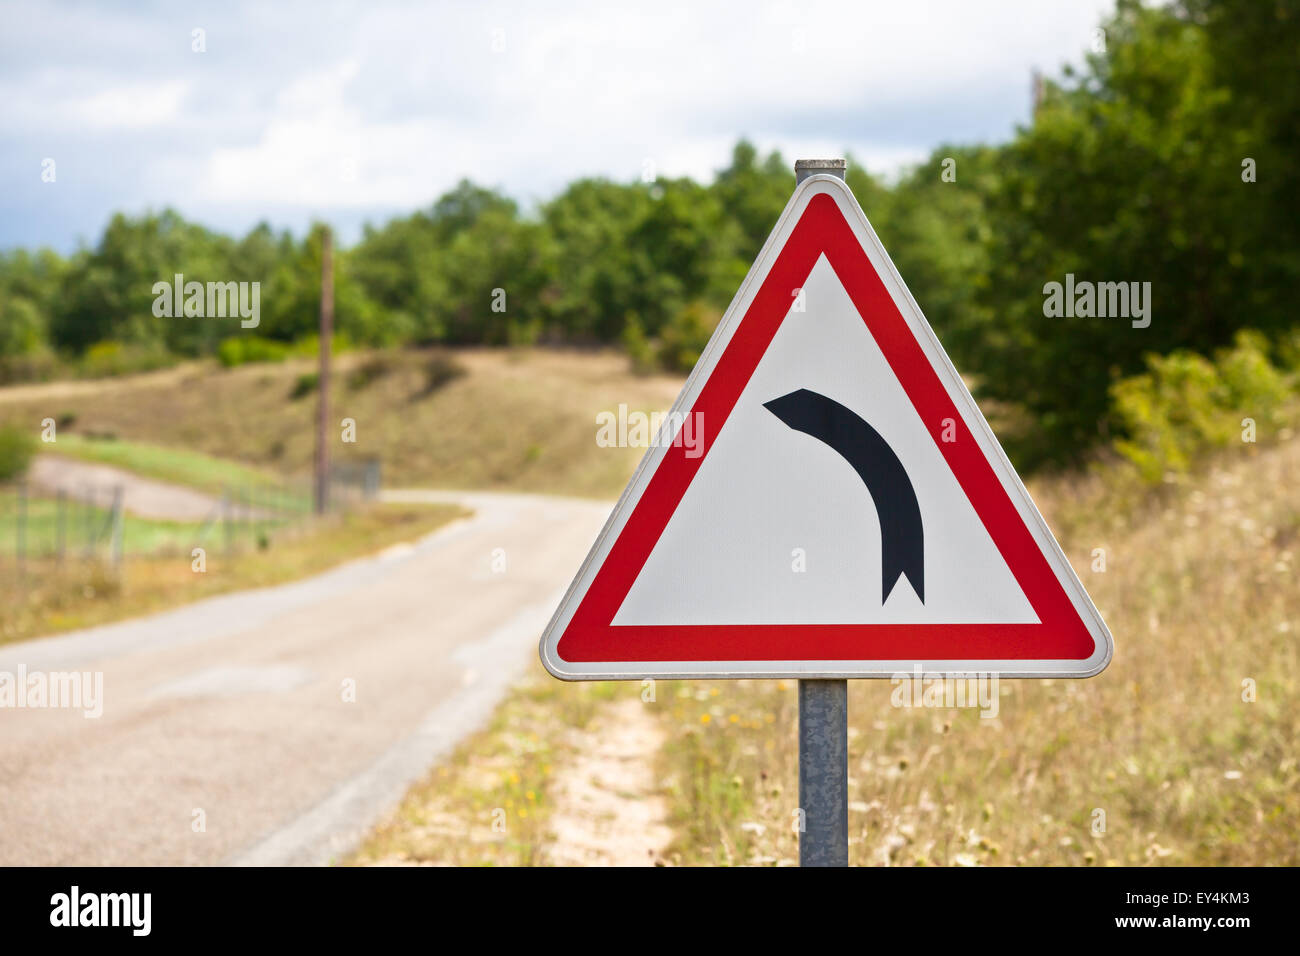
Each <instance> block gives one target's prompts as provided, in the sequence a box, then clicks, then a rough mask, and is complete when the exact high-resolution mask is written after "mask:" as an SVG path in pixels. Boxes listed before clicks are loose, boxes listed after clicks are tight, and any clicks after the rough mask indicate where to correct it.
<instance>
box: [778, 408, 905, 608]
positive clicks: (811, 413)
mask: <svg viewBox="0 0 1300 956" xmlns="http://www.w3.org/2000/svg"><path fill="white" fill-rule="evenodd" d="M763 407H764V408H766V409H767V410H768V411H769V412H771V413H772V414H773V415H775V416H776V417H777V418H779V419H781V421H783V422H785V423H786V424H787V425H789V426H790V427H791V428H793V429H794V430H795V431H800V432H803V433H804V434H806V435H811V436H812V437H813V438H816V439H817V440H818V441H821V442H825V443H826V444H827V445H830V446H831V448H833V449H835V450H836V451H837V452H839V453H840V456H841V457H843V458H844V460H845V461H847V462H848V463H849V464H850V465H852V466H853V470H854V471H856V472H857V473H858V477H859V478H861V479H862V481H863V484H865V485H866V486H867V491H869V492H870V493H871V500H872V502H874V503H875V506H876V516H877V517H878V518H879V519H880V566H881V582H880V587H881V591H880V595H881V596H880V603H881V604H883V603H885V601H887V600H888V599H889V594H890V592H891V591H893V589H894V585H895V584H897V583H898V579H899V577H900V576H902V575H907V580H908V581H909V582H910V583H911V585H912V590H914V591H916V596H917V597H919V598H920V599H921V603H922V604H924V603H925V530H924V528H922V526H921V506H920V505H919V504H917V501H916V491H915V490H913V488H912V480H911V479H910V478H908V477H907V471H906V469H904V468H903V463H902V462H901V461H899V460H898V456H897V455H895V454H894V449H892V448H890V447H889V443H888V442H887V441H885V440H884V439H883V438H881V437H880V433H879V432H878V431H876V430H875V429H874V428H872V427H871V426H870V425H868V424H867V423H866V422H865V421H863V420H862V418H861V417H859V416H858V415H857V414H856V413H854V412H853V411H851V410H850V409H847V408H845V407H844V406H843V405H841V404H840V403H839V402H837V401H835V400H834V399H831V398H827V397H826V396H825V395H819V394H817V393H816V392H811V391H809V390H808V389H806V388H801V389H799V390H798V391H794V392H791V393H790V394H788V395H782V396H781V397H780V398H774V399H772V400H771V401H770V402H764V403H763Z"/></svg>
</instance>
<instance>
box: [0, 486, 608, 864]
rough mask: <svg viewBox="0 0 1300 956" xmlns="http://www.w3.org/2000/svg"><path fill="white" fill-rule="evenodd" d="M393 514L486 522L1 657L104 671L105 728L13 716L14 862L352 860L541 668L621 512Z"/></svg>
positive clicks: (8, 832) (0, 817) (2, 798)
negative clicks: (601, 537) (550, 634)
mask: <svg viewBox="0 0 1300 956" xmlns="http://www.w3.org/2000/svg"><path fill="white" fill-rule="evenodd" d="M390 497H393V498H399V497H405V498H408V499H409V498H412V497H416V498H420V499H423V500H438V501H458V502H462V503H464V504H465V505H466V506H468V507H470V508H473V509H474V511H475V514H474V516H473V517H471V518H468V519H465V520H463V521H459V522H456V523H455V524H453V525H450V526H448V527H446V528H444V529H442V530H441V531H439V532H437V533H435V534H433V535H430V536H428V537H426V538H424V539H423V540H421V541H419V542H416V543H413V544H410V545H399V546H397V547H394V548H390V549H388V550H387V551H385V552H383V553H381V554H379V555H376V556H374V557H371V558H365V559H362V560H358V561H354V562H352V563H349V564H347V565H344V566H342V567H340V568H337V569H335V570H333V571H331V572H328V573H326V574H323V575H319V576H317V577H314V578H311V579H308V580H304V581H300V582H297V583H294V584H288V585H283V586H279V587H275V588H269V589H265V590H259V591H250V592H242V593H238V594H232V595H227V596H224V597H218V598H212V599H208V600H205V601H202V602H199V603H196V604H192V605H189V606H187V607H184V608H181V609H178V610H175V611H170V612H167V613H164V614H160V615H157V616H153V617H149V618H142V619H139V620H135V621H128V622H124V623H121V624H116V625H111V626H107V627H101V628H95V629H92V630H88V631H82V632H78V633H74V634H67V635H63V636H59V637H51V638H45V639H43V640H35V641H27V642H24V643H21V644H12V645H3V646H0V672H6V671H7V672H9V673H11V674H16V673H18V669H19V667H20V666H24V667H25V668H26V670H27V672H28V673H29V674H31V673H32V672H35V671H40V672H51V671H73V670H80V671H102V672H103V715H102V716H101V717H99V718H97V719H95V718H86V717H85V716H83V715H82V713H81V712H80V711H68V710H50V709H43V710H42V709H31V708H27V709H17V708H0V864H2V865H11V864H70V863H78V864H131V863H140V864H217V863H235V864H324V863H328V862H329V861H330V860H331V859H336V858H338V856H339V855H341V854H342V853H345V852H346V851H347V850H348V849H349V848H350V847H351V846H352V845H353V844H354V842H355V840H356V839H357V838H358V837H359V836H360V835H361V834H362V833H363V832H364V831H365V829H366V828H367V827H368V825H369V824H371V823H372V822H374V820H375V819H376V817H378V816H379V815H381V814H382V813H383V812H384V811H385V810H386V809H388V808H389V807H391V806H393V805H394V804H395V803H396V801H397V800H398V799H399V798H400V796H401V795H402V793H403V792H404V791H405V789H406V787H407V785H408V784H410V783H411V782H412V781H414V780H415V779H418V778H419V777H420V776H421V775H422V774H423V773H424V771H425V770H426V769H427V768H428V767H429V765H430V764H431V763H432V762H433V761H434V760H435V759H436V758H438V757H439V756H440V755H442V754H444V753H445V752H446V751H447V750H448V749H449V748H450V747H451V746H452V745H453V744H455V743H456V741H458V740H459V739H460V738H462V737H463V736H464V735H465V734H466V733H468V732H470V731H471V730H473V729H475V728H476V727H478V726H479V725H481V723H482V721H483V720H484V719H485V718H486V717H487V716H488V714H489V713H490V712H491V710H492V708H493V706H494V704H495V703H496V702H497V701H498V699H499V698H500V696H501V695H502V693H503V692H504V690H505V689H506V687H507V686H508V684H509V683H510V682H511V681H512V680H514V679H515V678H517V677H518V676H519V675H520V674H521V673H522V672H523V671H524V669H525V668H526V667H527V666H528V663H529V660H530V657H532V656H533V655H535V654H536V643H537V639H538V637H539V636H540V634H541V631H542V629H543V628H544V626H545V624H546V621H547V620H548V619H549V617H550V614H551V612H552V611H553V610H554V608H555V605H556V604H557V603H558V601H559V598H560V597H561V594H562V591H563V589H564V588H565V587H566V586H567V585H568V583H569V580H570V578H571V577H572V575H573V574H574V573H575V572H576V570H577V568H578V566H579V564H580V563H581V561H582V558H583V557H584V556H585V554H586V551H587V548H588V546H589V545H590V543H591V541H592V540H593V539H594V538H595V535H596V534H597V532H598V531H599V530H600V526H601V524H602V522H603V521H604V519H605V517H606V516H607V514H608V513H609V508H610V506H609V505H607V504H600V503H594V502H586V501H576V500H571V499H561V498H543V497H533V496H523V495H495V494H476V493H467V494H463V495H461V494H443V493H437V492H405V493H391V494H390ZM497 548H500V549H503V551H504V557H505V561H506V568H505V571H504V572H500V573H498V572H494V571H493V569H492V557H493V551H494V549H497ZM345 681H355V687H356V701H355V703H345V702H344V701H343V699H342V698H343V687H344V682H345ZM196 810H201V811H202V812H203V815H204V821H205V824H206V829H205V831H204V832H195V829H194V827H193V821H194V820H195V819H196V816H195V811H196Z"/></svg>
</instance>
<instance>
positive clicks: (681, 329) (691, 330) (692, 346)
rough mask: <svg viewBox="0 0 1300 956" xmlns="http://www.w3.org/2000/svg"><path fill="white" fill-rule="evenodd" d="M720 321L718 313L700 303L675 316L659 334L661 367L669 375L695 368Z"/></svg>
mask: <svg viewBox="0 0 1300 956" xmlns="http://www.w3.org/2000/svg"><path fill="white" fill-rule="evenodd" d="M720 317H721V316H720V315H719V313H718V312H717V311H716V310H715V309H712V308H710V307H709V306H707V305H704V304H703V303H701V302H692V303H691V304H690V305H688V306H686V307H685V308H684V309H681V310H680V311H678V312H676V313H675V314H674V315H673V316H672V318H670V319H669V320H668V322H667V323H666V324H665V325H664V327H663V328H662V329H661V330H660V331H659V342H658V345H657V348H656V354H657V357H658V359H659V365H660V367H662V368H663V369H665V370H666V371H669V372H689V371H690V370H691V369H692V368H694V367H695V363H696V362H698V361H699V360H700V354H701V353H702V352H703V351H704V347H705V346H706V345H708V344H709V337H710V336H712V335H713V330H714V328H715V327H716V326H717V324H718V319H719V318H720Z"/></svg>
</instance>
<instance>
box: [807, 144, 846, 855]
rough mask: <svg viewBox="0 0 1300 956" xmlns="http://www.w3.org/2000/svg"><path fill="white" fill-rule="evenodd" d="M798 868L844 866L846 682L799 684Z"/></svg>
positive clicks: (817, 167) (826, 165)
mask: <svg viewBox="0 0 1300 956" xmlns="http://www.w3.org/2000/svg"><path fill="white" fill-rule="evenodd" d="M847 169H848V163H847V162H846V161H845V160H842V159H800V160H797V161H796V162H795V164H794V181H795V185H796V186H798V185H799V184H800V183H801V182H803V181H804V180H805V179H807V178H808V177H809V176H814V175H816V174H818V173H825V174H828V175H831V176H837V177H839V178H840V179H844V178H845V174H846V171H847ZM799 809H800V810H801V811H802V818H801V820H800V823H801V824H802V826H801V829H800V832H799V865H800V866H848V865H849V682H848V681H846V680H801V681H799Z"/></svg>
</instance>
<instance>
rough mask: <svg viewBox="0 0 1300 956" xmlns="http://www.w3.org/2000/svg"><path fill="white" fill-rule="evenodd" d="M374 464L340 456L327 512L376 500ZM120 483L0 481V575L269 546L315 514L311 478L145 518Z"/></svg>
mask: <svg viewBox="0 0 1300 956" xmlns="http://www.w3.org/2000/svg"><path fill="white" fill-rule="evenodd" d="M380 487H381V472H380V466H379V462H377V461H366V462H340V463H338V464H336V465H335V466H334V467H333V468H332V469H331V473H330V484H329V495H328V501H329V510H330V512H331V513H340V512H347V511H349V510H351V509H353V508H355V507H357V506H359V505H361V504H364V503H366V502H369V501H372V500H374V499H376V498H377V497H378V495H379V491H380ZM131 504H132V503H131V501H130V500H129V498H128V495H127V489H126V488H125V486H123V485H120V484H119V485H86V486H84V487H81V488H76V489H68V488H61V489H58V490H49V489H45V488H41V487H37V486H35V485H33V484H32V483H30V482H28V481H26V480H19V481H16V482H10V483H8V484H0V574H12V573H18V574H22V573H23V572H24V571H25V570H26V569H27V567H28V566H29V565H30V564H32V563H34V562H38V561H39V562H42V563H43V564H48V563H51V562H52V563H54V564H56V565H62V564H65V563H67V562H72V561H87V562H99V563H101V564H106V565H108V566H109V567H111V568H120V567H121V566H122V564H123V562H124V561H129V560H130V559H131V558H132V557H157V556H162V555H167V554H185V555H188V554H190V552H191V551H192V549H194V548H204V549H207V550H212V549H220V550H223V551H225V552H234V551H237V550H239V549H241V548H246V547H266V546H267V545H268V544H269V542H270V540H271V536H272V535H273V534H274V535H277V536H283V535H285V534H295V533H297V532H299V531H300V530H302V529H304V528H305V527H306V526H308V525H309V524H310V523H311V521H312V520H313V518H314V517H315V514H314V508H313V497H312V483H311V481H310V480H307V479H302V480H285V481H281V482H275V483H260V484H253V483H247V484H240V485H228V486H226V487H225V488H224V489H223V491H222V493H221V494H220V495H219V496H217V497H215V498H214V500H213V503H212V507H211V508H210V509H209V510H208V512H207V513H206V514H196V513H192V514H190V516H189V517H177V516H170V517H158V516H156V514H155V515H154V516H150V515H149V513H148V509H141V510H140V511H136V510H133V509H132V507H131Z"/></svg>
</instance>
